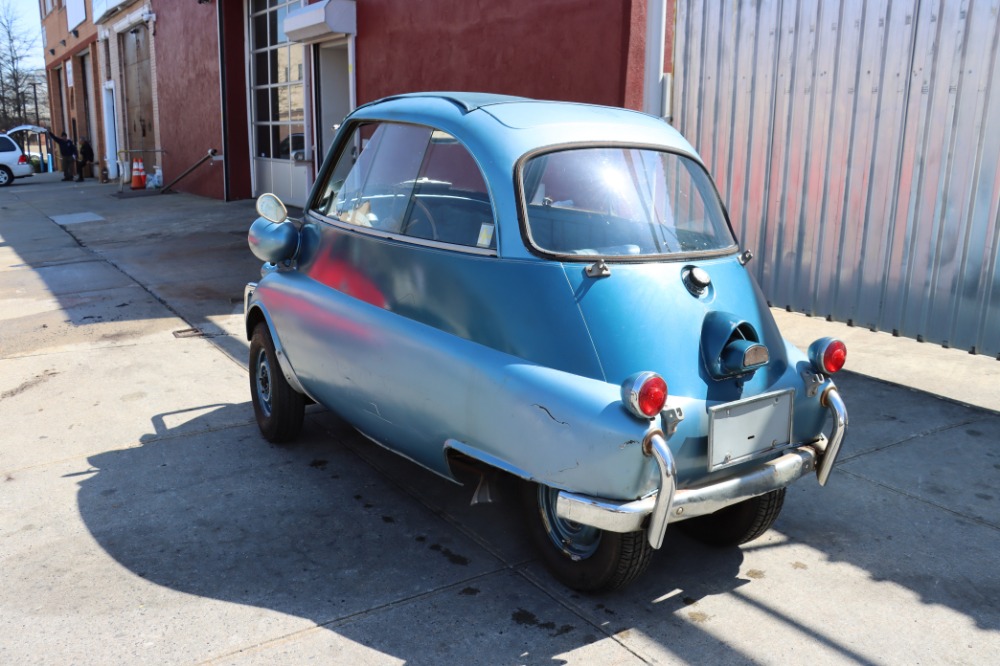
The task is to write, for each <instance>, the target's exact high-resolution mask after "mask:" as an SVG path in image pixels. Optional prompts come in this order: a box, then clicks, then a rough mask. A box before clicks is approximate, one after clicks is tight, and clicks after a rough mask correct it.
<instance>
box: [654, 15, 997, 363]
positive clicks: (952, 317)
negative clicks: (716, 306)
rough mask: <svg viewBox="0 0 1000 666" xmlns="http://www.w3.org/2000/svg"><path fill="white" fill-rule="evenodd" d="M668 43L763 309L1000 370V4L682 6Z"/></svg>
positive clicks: (688, 117) (682, 99)
mask: <svg viewBox="0 0 1000 666" xmlns="http://www.w3.org/2000/svg"><path fill="white" fill-rule="evenodd" d="M676 34H677V39H676V42H675V63H676V65H675V68H676V72H675V75H674V85H675V95H674V100H675V107H674V109H673V115H674V123H675V125H676V126H677V127H678V128H679V129H680V130H681V132H682V133H684V134H685V136H687V137H688V139H689V140H690V141H691V142H692V143H693V144H694V145H695V147H696V148H697V149H698V150H699V151H700V152H701V154H702V157H703V158H704V160H705V163H706V165H708V167H709V169H710V170H711V172H712V174H713V176H715V178H716V180H717V182H718V185H719V192H720V194H721V196H722V197H723V199H724V200H725V201H726V203H727V205H728V207H729V211H730V216H731V219H732V221H733V225H734V227H735V229H736V232H737V234H738V237H739V239H740V242H741V244H742V245H743V247H745V248H747V249H750V250H751V251H753V252H754V254H755V255H756V256H757V257H759V260H758V261H755V262H754V263H753V264H751V267H752V268H753V270H754V271H755V274H756V276H757V278H758V280H759V281H760V283H761V286H762V288H763V290H764V292H765V294H767V297H768V299H769V300H770V301H771V302H772V303H773V304H774V305H779V306H786V307H790V308H792V309H794V310H797V311H801V312H806V313H809V314H817V315H826V316H830V317H832V318H835V319H838V320H841V321H848V322H851V323H855V324H858V325H863V326H866V327H869V328H871V329H873V330H886V331H893V332H894V333H897V334H901V335H906V336H910V337H916V338H917V339H926V340H929V341H933V342H938V343H941V344H943V345H946V346H953V347H959V348H963V349H970V350H974V351H976V352H979V353H986V354H990V355H1000V325H998V323H997V322H1000V233H998V223H1000V168H998V158H1000V132H997V131H995V128H996V127H1000V94H998V92H997V91H998V90H1000V67H998V66H997V65H998V63H997V60H998V50H1000V0H975V1H973V0H960V1H958V2H955V1H953V0H908V1H902V2H901V1H899V0H894V1H893V0H874V1H869V2H862V1H861V0H839V1H838V0H829V1H824V2H820V3H815V4H814V3H799V2H796V1H795V0H734V1H733V2H723V3H719V2H715V1H714V0H689V1H688V2H680V3H678V7H677V33H676Z"/></svg>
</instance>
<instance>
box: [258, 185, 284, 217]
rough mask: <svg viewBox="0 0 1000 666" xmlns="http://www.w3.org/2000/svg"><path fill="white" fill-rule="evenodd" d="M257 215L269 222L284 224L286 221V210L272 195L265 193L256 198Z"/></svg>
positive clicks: (279, 200)
mask: <svg viewBox="0 0 1000 666" xmlns="http://www.w3.org/2000/svg"><path fill="white" fill-rule="evenodd" d="M257 214H258V215H260V216H261V217H263V218H264V219H265V220H270V221H271V222H284V221H285V220H287V219H288V209H287V208H285V204H283V203H281V199H279V198H278V197H277V196H275V195H274V194H271V193H270V192H267V193H265V194H262V195H260V196H259V197H257Z"/></svg>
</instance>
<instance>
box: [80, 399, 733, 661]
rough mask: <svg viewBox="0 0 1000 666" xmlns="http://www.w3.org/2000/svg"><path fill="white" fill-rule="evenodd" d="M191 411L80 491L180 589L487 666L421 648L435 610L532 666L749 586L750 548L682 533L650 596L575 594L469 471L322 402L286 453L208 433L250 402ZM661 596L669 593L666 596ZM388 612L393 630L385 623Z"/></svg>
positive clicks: (648, 585)
mask: <svg viewBox="0 0 1000 666" xmlns="http://www.w3.org/2000/svg"><path fill="white" fill-rule="evenodd" d="M190 413H191V414H196V416H195V417H194V419H193V421H195V422H192V421H187V422H186V423H184V425H183V430H181V429H180V427H179V426H175V427H173V428H172V427H169V426H168V425H167V424H169V423H177V422H179V421H183V416H184V415H183V414H178V413H174V414H161V415H157V416H155V417H153V419H152V426H153V427H152V431H151V432H150V433H147V434H146V435H145V436H143V437H142V439H141V445H140V446H136V447H132V448H126V449H120V450H114V451H107V452H104V453H100V454H97V455H93V456H91V457H89V459H88V462H89V463H90V465H91V472H90V473H89V474H88V475H86V476H81V480H80V481H79V492H78V504H79V512H80V515H81V517H82V519H83V521H84V524H85V525H86V526H87V528H88V530H89V532H90V534H91V535H92V536H93V538H94V539H95V540H96V542H97V543H98V544H99V545H100V546H101V547H102V548H103V549H104V550H105V551H106V552H107V554H108V555H110V556H111V557H112V558H113V559H114V560H115V561H117V562H118V563H120V564H121V565H122V566H124V567H125V568H126V569H128V570H129V571H131V572H133V573H135V574H136V575H138V576H140V577H142V578H143V579H145V580H147V581H149V582H151V583H154V584H156V585H160V586H163V587H165V588H168V589H171V590H176V591H180V592H184V593H187V594H191V595H197V596H200V597H205V598H210V599H216V600H223V601H228V602H232V603H235V604H241V605H250V606H255V607H260V608H267V609H271V610H274V611H278V612H279V613H284V614H288V615H293V616H297V617H301V618H307V619H309V620H311V621H312V622H314V623H315V624H316V625H318V626H321V627H325V628H327V629H329V630H330V631H332V632H334V633H336V634H337V635H340V636H344V637H346V638H348V639H350V640H352V641H354V642H356V643H359V644H361V645H364V646H367V647H369V648H372V649H376V650H379V651H380V652H383V653H386V654H391V655H393V656H396V657H399V658H401V659H405V660H406V661H408V662H409V661H414V662H418V663H419V662H424V661H434V660H436V659H439V658H441V657H442V656H444V657H446V658H447V660H448V661H452V662H454V663H475V662H480V663H482V662H483V660H484V655H483V654H482V651H481V650H482V645H481V644H479V643H477V641H458V642H452V643H451V644H450V645H449V647H448V648H447V649H446V651H445V652H444V653H443V654H442V653H441V652H440V650H441V647H440V646H434V645H431V646H428V644H427V641H425V640H421V637H422V636H424V635H425V634H426V633H427V632H428V631H430V629H428V626H427V624H428V621H427V612H431V611H432V610H433V609H435V608H440V609H441V610H440V613H441V620H440V621H439V622H438V621H436V623H435V627H438V625H440V626H441V627H445V628H446V627H447V623H448V622H449V621H452V622H454V623H455V626H454V631H465V630H467V629H468V628H469V627H477V626H478V627H482V628H483V630H484V631H485V630H489V631H493V628H495V627H499V629H500V631H505V633H504V635H503V636H502V637H501V638H500V639H498V640H493V639H491V645H493V646H495V647H496V648H497V650H499V651H500V652H498V653H496V654H491V655H490V658H488V659H485V661H486V662H491V663H499V662H504V663H506V662H514V661H518V660H522V661H523V660H524V659H523V658H522V657H520V656H519V655H521V654H522V653H523V652H524V651H525V649H528V651H529V652H530V654H531V655H535V657H532V659H541V657H540V656H539V655H545V659H544V661H546V662H549V663H551V660H552V659H553V658H555V657H556V655H559V654H563V653H566V652H568V651H571V650H574V649H577V648H579V647H582V646H584V645H588V644H591V643H594V642H597V641H601V640H604V639H606V638H607V637H608V636H612V635H615V634H617V633H619V632H621V631H626V630H628V629H629V628H630V627H632V626H633V625H632V615H633V613H643V614H648V613H649V612H650V609H651V608H653V609H655V610H656V611H657V613H658V614H659V615H661V616H663V617H667V618H669V617H671V616H672V615H673V614H674V613H675V612H677V611H678V610H679V609H684V608H687V607H689V606H692V605H694V604H696V603H697V601H698V600H699V599H701V598H702V597H704V596H705V595H712V594H720V593H725V592H728V591H731V590H733V589H735V588H737V587H739V586H740V585H742V584H744V583H743V582H742V581H741V580H740V579H739V578H738V577H737V574H738V571H739V568H740V562H741V561H742V555H741V553H740V551H739V550H731V551H712V550H710V549H703V548H702V547H700V546H698V545H697V544H694V543H693V542H687V541H676V540H675V541H673V542H671V544H670V545H668V547H667V548H666V549H665V550H664V551H662V552H660V553H657V555H656V561H654V565H653V568H652V570H651V572H650V573H649V574H648V575H647V576H646V577H644V578H643V579H642V583H641V584H640V585H635V586H633V587H631V588H629V589H628V590H624V591H622V592H619V593H616V594H613V595H605V596H604V597H588V596H585V595H579V594H576V593H574V592H572V591H571V590H568V589H565V588H561V587H560V586H559V585H558V584H555V583H554V582H553V581H552V580H551V579H550V578H549V577H548V576H547V575H546V573H545V572H544V570H543V569H542V568H541V566H540V564H539V563H538V562H536V561H535V558H534V554H533V551H532V550H531V545H530V544H529V543H528V539H527V538H526V535H525V534H524V531H523V530H522V529H521V525H520V518H519V516H518V514H517V510H516V507H514V506H513V505H512V504H511V503H510V502H508V501H501V502H497V503H490V504H481V505H477V506H470V505H469V498H470V495H471V491H472V489H473V488H474V485H471V484H472V483H474V482H475V479H473V478H471V477H468V476H466V475H465V474H464V473H463V480H464V481H466V482H468V483H467V484H466V485H465V486H459V485H456V484H454V483H451V482H449V481H447V480H445V479H443V478H440V477H438V476H436V475H434V474H432V473H430V472H427V471H425V470H423V469H421V468H418V467H416V466H415V465H413V464H412V463H409V462H407V461H405V460H402V459H399V458H398V457H397V456H395V455H394V454H390V453H387V452H385V451H384V450H382V449H381V448H380V447H378V446H377V445H375V444H372V443H370V442H368V441H367V440H365V439H364V438H362V437H361V436H360V435H358V434H357V433H356V431H354V430H353V429H352V428H350V427H349V426H347V425H346V424H345V423H344V422H342V421H340V420H339V419H337V418H336V417H335V416H332V415H330V414H329V413H327V412H325V411H323V410H321V409H319V408H318V407H311V408H310V410H309V414H308V416H307V419H306V426H305V430H304V432H303V435H302V437H301V438H300V441H298V442H297V443H295V444H293V445H290V446H287V447H282V446H274V445H269V444H268V443H267V442H265V441H264V440H263V439H262V438H261V436H260V434H259V433H258V431H257V428H256V425H254V424H249V425H235V426H229V427H225V428H221V429H220V428H219V427H218V426H217V425H215V426H213V425H212V424H219V423H240V422H241V418H240V417H242V416H247V415H250V414H252V410H251V407H250V405H249V404H246V403H244V404H225V405H209V406H199V407H198V408H197V409H192V410H190ZM200 419H205V423H204V427H200V428H199V427H198V424H197V423H196V421H197V420H200ZM242 423H246V421H245V419H244V420H242ZM500 486H503V484H500ZM508 493H509V490H503V489H502V488H501V491H500V493H499V494H500V495H501V496H504V497H507V496H508ZM692 549H693V551H694V556H693V557H692V556H691V555H692ZM675 590H679V591H677V592H672V591H675ZM653 593H655V594H654V596H653V597H652V598H653V599H656V598H658V597H664V598H663V599H659V600H658V601H656V602H655V603H654V602H653V601H651V600H650V599H651V597H650V595H651V594H653ZM668 593H669V594H668ZM373 611H374V612H373ZM385 617H389V618H391V621H392V625H393V630H392V631H388V632H387V631H382V630H379V629H378V622H379V621H380V619H384V618H385ZM678 622H679V621H675V622H674V624H678ZM504 628H506V629H504ZM441 630H442V631H443V630H444V629H441ZM687 631H690V630H687ZM278 637H279V636H273V637H256V639H259V640H264V641H266V640H270V639H273V638H278ZM407 637H409V638H407ZM696 645H697V642H692V643H691V646H692V647H691V650H692V651H691V653H690V654H689V655H688V657H689V658H690V659H691V660H695V659H696V657H697V652H696ZM525 646H527V648H526V647H525ZM672 649H673V648H672ZM678 649H683V645H682V646H680V647H679V648H678ZM505 651H507V652H505ZM678 654H682V653H678ZM739 656H740V655H738V654H734V655H733V657H734V658H736V657H739ZM493 657H497V658H496V659H494V658H493ZM529 661H530V660H529ZM556 661H558V660H556Z"/></svg>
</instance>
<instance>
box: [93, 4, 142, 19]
mask: <svg viewBox="0 0 1000 666" xmlns="http://www.w3.org/2000/svg"><path fill="white" fill-rule="evenodd" d="M135 1H136V0H94V2H93V10H92V11H93V12H94V20H93V22H94V23H95V24H97V23H101V22H102V21H106V20H108V19H109V18H111V17H112V16H114V15H115V14H117V13H118V12H120V11H121V10H123V9H124V8H125V7H126V6H127V5H131V4H132V3H133V2H135Z"/></svg>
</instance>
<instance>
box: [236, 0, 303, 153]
mask: <svg viewBox="0 0 1000 666" xmlns="http://www.w3.org/2000/svg"><path fill="white" fill-rule="evenodd" d="M298 7H299V1H298V0H292V1H291V2H285V1H283V0H277V1H276V0H251V2H250V48H251V50H252V53H253V56H252V61H251V62H252V66H251V69H252V71H251V84H252V88H253V101H252V108H253V132H254V154H255V155H256V156H257V157H263V158H271V159H280V160H292V159H301V158H302V156H303V155H302V152H303V151H302V149H301V147H302V146H304V144H305V139H304V137H305V128H304V125H303V123H304V118H305V91H304V85H303V78H304V76H305V71H304V63H303V53H304V47H303V46H302V45H301V44H290V43H289V42H288V38H287V37H286V36H285V33H284V32H283V31H282V29H281V28H282V25H283V23H284V21H285V15H286V14H288V12H289V11H290V10H291V9H297V8H298Z"/></svg>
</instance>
